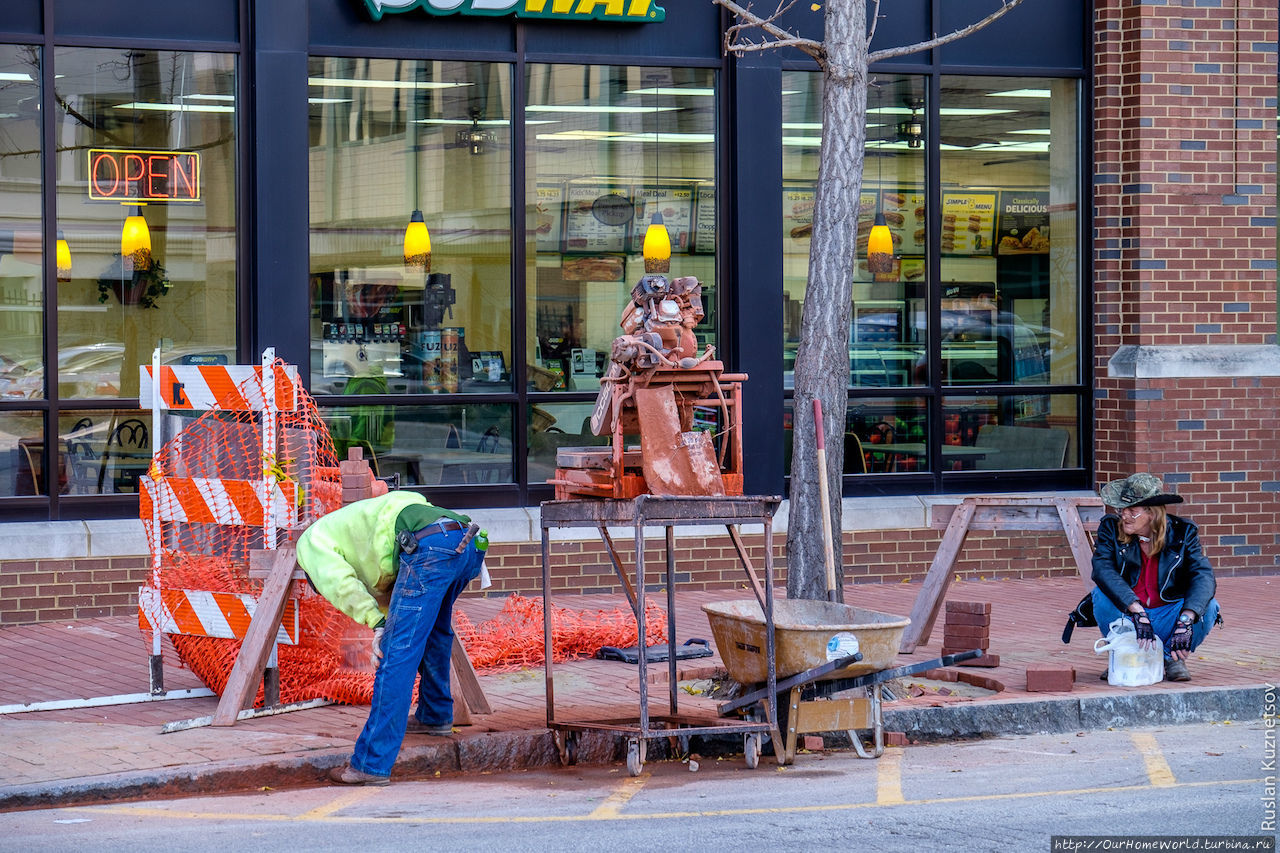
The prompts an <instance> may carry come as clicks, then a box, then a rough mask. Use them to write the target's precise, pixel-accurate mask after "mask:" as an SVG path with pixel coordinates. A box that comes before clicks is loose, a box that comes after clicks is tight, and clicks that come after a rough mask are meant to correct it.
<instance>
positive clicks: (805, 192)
mask: <svg viewBox="0 0 1280 853" xmlns="http://www.w3.org/2000/svg"><path fill="white" fill-rule="evenodd" d="M815 195H816V190H814V188H813V185H812V184H791V185H784V186H783V187H782V228H783V232H782V233H783V235H784V236H783V239H784V241H785V242H784V245H785V247H786V249H785V251H787V252H788V253H791V254H806V255H807V254H808V253H809V238H810V237H812V236H813V200H814V196H815Z"/></svg>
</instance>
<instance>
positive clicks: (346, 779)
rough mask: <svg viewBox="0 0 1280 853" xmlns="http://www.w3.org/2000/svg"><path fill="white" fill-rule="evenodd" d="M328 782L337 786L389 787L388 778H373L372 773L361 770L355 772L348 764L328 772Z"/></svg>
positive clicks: (389, 779)
mask: <svg viewBox="0 0 1280 853" xmlns="http://www.w3.org/2000/svg"><path fill="white" fill-rule="evenodd" d="M329 781H330V782H337V783H338V784H339V785H377V786H382V785H390V784H391V777H390V776H375V775H373V774H372V773H365V772H364V771H363V770H357V769H355V768H354V767H352V766H351V765H350V764H344V765H342V766H341V767H334V768H333V769H331V770H330V771H329Z"/></svg>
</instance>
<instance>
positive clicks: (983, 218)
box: [942, 192, 996, 255]
mask: <svg viewBox="0 0 1280 853" xmlns="http://www.w3.org/2000/svg"><path fill="white" fill-rule="evenodd" d="M995 224H996V195H995V193H955V192H944V193H943V194H942V254H944V255H990V254H992V248H993V246H992V243H993V239H992V238H993V236H994V234H995Z"/></svg>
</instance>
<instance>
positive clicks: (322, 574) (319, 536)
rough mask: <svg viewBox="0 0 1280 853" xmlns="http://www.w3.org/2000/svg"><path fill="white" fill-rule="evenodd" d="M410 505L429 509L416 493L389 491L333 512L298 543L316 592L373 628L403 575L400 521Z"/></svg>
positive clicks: (304, 565) (425, 501) (316, 523)
mask: <svg viewBox="0 0 1280 853" xmlns="http://www.w3.org/2000/svg"><path fill="white" fill-rule="evenodd" d="M410 506H422V507H430V506H431V504H430V503H428V502H427V499H426V498H424V497H423V496H422V495H420V494H417V493H416V492H410V491H394V492H388V493H387V494H385V495H380V496H379V497H376V498H367V499H366V500H362V501H356V502H355V503H352V504H348V505H347V506H344V507H342V508H341V509H338V510H334V511H333V512H331V513H329V514H328V515H325V516H323V517H322V518H320V519H319V520H318V521H316V522H315V523H314V524H312V525H311V526H310V527H308V528H307V529H306V530H305V531H303V533H302V536H301V537H300V538H299V539H298V565H300V566H302V570H303V571H304V572H306V573H307V577H309V578H310V579H311V583H313V584H314V585H315V588H316V589H317V590H318V591H319V592H320V594H321V595H323V596H324V597H325V598H326V599H328V600H329V602H330V603H331V604H332V605H333V606H334V607H336V608H338V609H339V610H341V611H342V612H343V613H345V614H347V615H348V616H350V617H351V618H352V619H354V620H356V621H357V622H360V623H361V624H364V625H368V626H369V627H370V628H372V627H374V626H375V625H377V624H378V623H379V622H380V621H381V620H382V619H383V618H384V616H385V615H386V603H387V602H388V601H390V599H391V590H392V588H393V587H394V586H395V582H396V573H397V572H398V571H399V564H398V559H399V553H400V551H399V547H398V546H397V545H396V519H397V518H398V517H399V515H400V513H401V512H402V511H403V510H404V509H405V508H406V507H410ZM441 514H442V515H444V514H448V515H450V516H453V515H454V514H453V513H446V512H441Z"/></svg>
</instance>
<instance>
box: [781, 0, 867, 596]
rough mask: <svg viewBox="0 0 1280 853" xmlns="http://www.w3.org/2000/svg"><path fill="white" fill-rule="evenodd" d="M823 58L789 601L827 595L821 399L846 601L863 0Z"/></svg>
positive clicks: (833, 11)
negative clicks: (816, 404)
mask: <svg viewBox="0 0 1280 853" xmlns="http://www.w3.org/2000/svg"><path fill="white" fill-rule="evenodd" d="M823 44H824V47H825V55H824V57H823V61H822V82H823V93H822V119H823V128H822V152H821V156H820V158H819V167H818V186H817V196H816V197H815V199H814V209H813V236H812V237H811V242H810V245H809V283H808V289H807V290H806V292H805V295H804V311H803V314H802V315H801V320H800V344H799V347H798V348H797V350H796V363H795V400H794V405H793V410H792V428H793V436H792V440H793V444H792V447H793V452H792V455H791V509H790V518H789V520H788V523H787V558H788V566H787V597H788V598H810V599H822V598H825V597H826V567H825V565H824V557H823V553H824V551H823V543H822V504H821V496H820V495H819V494H818V488H819V487H818V474H817V470H818V469H817V443H816V435H815V431H814V423H813V401H814V399H815V398H816V399H819V400H821V401H822V410H823V421H824V423H823V432H824V434H825V436H826V447H827V481H828V483H829V484H830V487H831V494H830V495H829V496H828V502H829V506H830V511H831V527H832V530H831V532H832V538H833V541H834V547H835V555H836V585H837V597H838V599H839V600H843V594H842V593H841V591H840V587H841V585H842V583H843V577H844V572H843V559H842V555H843V549H842V548H841V536H840V526H841V517H840V494H841V483H842V472H843V469H844V430H845V410H846V408H847V406H848V397H849V392H848V386H849V321H850V313H851V310H852V299H853V265H854V262H855V256H856V251H857V249H856V247H857V228H858V202H859V196H860V195H861V192H862V160H863V147H864V144H865V140H866V125H865V122H864V121H863V120H862V117H864V116H865V115H866V105H867V20H866V6H865V4H864V3H862V2H861V0H854V2H835V3H830V4H828V5H827V7H826V32H825V34H824V39H823Z"/></svg>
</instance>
